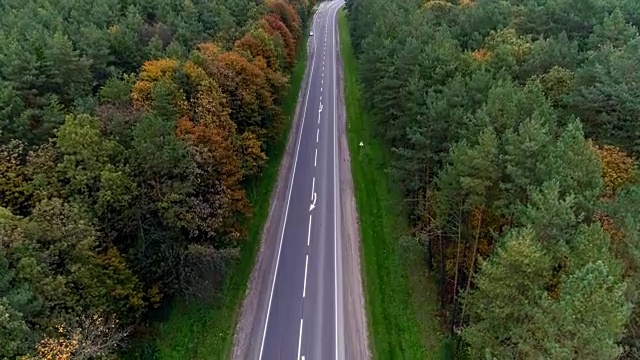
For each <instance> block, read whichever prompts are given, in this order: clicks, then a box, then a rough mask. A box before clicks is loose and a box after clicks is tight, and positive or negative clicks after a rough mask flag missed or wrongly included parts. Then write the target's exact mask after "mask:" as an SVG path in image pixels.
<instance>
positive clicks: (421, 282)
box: [338, 10, 442, 359]
mask: <svg viewBox="0 0 640 360" xmlns="http://www.w3.org/2000/svg"><path fill="white" fill-rule="evenodd" d="M338 22H339V29H340V45H341V54H342V59H343V63H344V86H345V102H346V109H347V129H348V130H347V137H348V142H349V150H350V153H351V171H352V173H353V180H354V186H355V196H356V203H357V208H358V214H359V219H360V236H361V244H362V246H361V249H362V254H361V258H362V263H363V265H362V271H363V278H364V293H365V303H366V307H367V316H368V325H369V341H370V347H371V351H372V353H373V356H374V358H378V359H438V358H439V357H440V355H439V349H440V344H441V341H442V337H441V335H440V331H439V325H438V320H437V317H436V299H437V295H436V287H435V286H434V281H433V279H432V278H431V277H430V276H428V275H427V273H426V271H425V270H424V269H425V266H424V264H421V259H422V254H423V252H422V250H421V248H420V245H419V244H417V243H416V242H415V241H413V240H411V239H406V240H401V237H402V236H401V235H402V234H407V233H408V229H407V224H406V222H405V221H404V220H403V219H405V216H404V214H403V209H402V207H401V205H400V204H401V203H402V202H401V194H399V193H398V191H396V190H393V189H391V188H390V187H389V185H390V184H389V182H388V175H387V173H386V172H385V170H386V169H387V168H388V164H389V151H388V149H387V148H385V146H383V144H382V143H381V142H380V141H378V140H377V139H376V138H375V137H374V136H373V132H372V128H373V124H372V120H371V118H370V116H369V114H368V113H367V112H366V111H365V110H364V109H363V103H362V102H361V93H360V88H359V85H358V81H357V63H356V59H355V57H354V53H353V49H352V46H351V38H350V35H349V30H348V23H347V22H348V20H347V16H346V13H345V12H344V10H342V11H341V12H340V14H339V18H338ZM361 142H362V144H363V146H360V143H361Z"/></svg>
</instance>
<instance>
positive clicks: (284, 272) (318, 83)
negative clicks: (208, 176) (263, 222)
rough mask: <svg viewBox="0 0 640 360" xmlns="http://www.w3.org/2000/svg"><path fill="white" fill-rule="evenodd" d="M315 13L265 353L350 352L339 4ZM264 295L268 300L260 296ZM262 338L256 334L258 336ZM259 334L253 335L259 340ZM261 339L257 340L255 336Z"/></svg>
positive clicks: (270, 289) (327, 355) (335, 0)
mask: <svg viewBox="0 0 640 360" xmlns="http://www.w3.org/2000/svg"><path fill="white" fill-rule="evenodd" d="M342 4H343V2H342V0H332V1H328V2H323V3H321V4H320V5H319V7H318V10H317V12H316V14H315V16H314V20H313V26H312V31H313V36H311V37H310V40H309V41H310V43H309V59H308V61H309V62H310V67H309V66H308V67H307V69H308V71H309V73H308V74H307V76H308V86H307V93H306V97H305V98H304V99H303V104H304V107H303V108H302V111H303V112H302V114H303V117H302V124H301V129H300V132H299V138H298V141H297V144H296V148H295V153H294V160H293V170H292V172H291V179H290V181H289V184H288V186H289V187H288V194H287V199H286V202H285V203H284V204H282V205H283V206H284V219H283V221H282V226H281V228H280V231H279V235H280V239H279V243H278V248H277V250H276V253H275V254H274V255H275V268H274V275H273V277H267V278H269V279H270V281H271V283H270V284H269V285H270V286H265V287H264V289H265V291H263V292H262V294H260V295H259V296H260V297H264V296H268V297H269V299H268V302H267V304H266V317H265V318H264V320H262V321H263V322H264V324H260V323H259V322H261V321H256V323H257V324H256V323H254V331H253V333H254V334H256V332H255V329H256V326H258V327H260V328H262V334H260V335H261V341H260V342H259V346H260V351H259V353H258V358H259V359H267V360H270V359H343V358H344V356H343V354H344V340H343V339H344V336H343V329H344V324H343V314H342V309H343V305H342V286H341V283H342V282H341V281H342V264H341V261H340V254H338V253H337V252H336V249H340V241H341V239H340V232H339V228H340V213H339V212H340V209H339V206H338V205H339V203H340V198H339V195H340V194H339V187H338V175H339V174H338V164H337V159H338V154H337V151H338V150H337V149H338V147H337V124H336V122H337V116H336V110H337V106H338V104H337V89H336V86H337V81H338V80H337V76H336V74H337V70H336V66H337V65H336V63H337V55H336V54H337V51H338V49H337V46H338V39H337V37H338V31H337V16H336V13H337V10H338V9H339V7H340V6H341V5H342ZM261 302H262V303H264V301H261ZM252 340H255V339H252ZM252 342H254V341H252ZM254 344H255V345H258V344H257V342H254Z"/></svg>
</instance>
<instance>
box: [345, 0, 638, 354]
mask: <svg viewBox="0 0 640 360" xmlns="http://www.w3.org/2000/svg"><path fill="white" fill-rule="evenodd" d="M346 7H347V10H348V16H349V20H350V21H349V24H350V32H351V36H352V38H353V44H354V47H355V50H356V56H357V59H358V65H359V79H360V82H361V88H362V91H363V95H364V96H363V98H364V101H365V103H366V106H367V108H368V110H369V111H370V112H371V114H372V115H373V121H374V124H375V129H374V130H375V133H376V134H377V136H378V137H379V138H380V139H381V140H383V141H384V143H385V144H386V145H387V146H388V148H389V149H390V151H391V153H392V158H391V161H390V164H391V165H390V167H389V168H388V172H389V174H390V176H391V177H392V178H393V180H394V181H395V182H397V183H398V184H401V186H402V190H403V194H404V200H405V204H409V209H408V210H409V211H408V213H409V221H410V224H411V225H412V227H411V229H412V230H411V231H412V234H413V235H414V236H415V237H416V238H417V239H419V240H421V241H423V244H424V247H425V249H426V251H427V254H426V255H427V256H425V258H426V259H428V260H429V261H428V263H427V264H426V265H427V267H434V271H436V272H437V274H438V278H439V280H440V282H439V284H440V286H439V289H438V290H439V295H440V304H441V308H440V310H441V311H440V314H441V321H442V325H443V327H444V328H446V329H447V330H448V331H449V333H450V335H451V336H452V337H453V338H454V339H456V341H455V342H456V343H457V344H459V346H458V347H457V353H456V358H464V356H468V357H469V358H472V359H521V358H527V359H528V358H532V359H534V358H536V359H537V358H545V359H546V358H553V359H616V358H625V359H627V358H628V359H635V358H637V356H638V354H640V345H639V344H640V331H639V329H638V326H637V323H638V319H639V318H638V314H640V311H639V310H638V309H639V308H640V306H639V304H638V299H637V296H636V295H635V294H636V293H637V288H636V286H637V285H636V284H637V282H638V279H640V278H639V277H638V273H637V265H638V263H637V259H638V257H637V254H638V253H637V252H636V250H637V249H638V246H639V245H640V242H638V241H640V238H638V236H637V234H638V225H637V224H638V221H640V202H635V201H638V200H639V199H640V198H638V197H636V195H637V193H638V189H640V183H639V182H638V178H637V176H636V174H637V171H636V161H635V159H636V158H637V156H638V155H640V150H639V149H640V148H639V147H638V142H639V141H640V140H639V139H640V137H638V134H639V133H638V131H637V126H638V124H637V120H636V117H637V114H638V113H639V111H637V110H638V109H637V108H636V105H635V104H636V103H637V102H638V101H637V99H638V98H640V97H639V96H638V94H637V91H638V90H639V89H640V87H639V86H638V81H636V78H637V77H638V74H640V72H639V70H638V69H640V67H638V66H637V65H638V64H637V61H638V60H637V59H638V56H637V50H638V48H639V47H638V46H639V44H640V37H639V35H638V26H639V25H640V22H639V21H638V20H639V17H638V14H639V13H638V9H639V6H638V3H637V2H634V1H629V0H588V1H582V0H580V1H577V0H553V1H546V0H544V1H519V0H505V1H492V0H469V1H467V0H465V1H462V0H445V1H439V0H438V1H436V0H434V1H431V0H427V1H423V0H411V1H396V0H391V1H383V0H348V1H347V3H346ZM632 204H634V205H632Z"/></svg>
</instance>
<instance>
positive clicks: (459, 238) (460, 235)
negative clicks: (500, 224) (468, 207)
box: [450, 209, 462, 336]
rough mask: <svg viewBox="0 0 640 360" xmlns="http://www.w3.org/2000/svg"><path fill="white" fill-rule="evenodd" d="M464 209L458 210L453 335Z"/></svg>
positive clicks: (452, 333)
mask: <svg viewBox="0 0 640 360" xmlns="http://www.w3.org/2000/svg"><path fill="white" fill-rule="evenodd" d="M461 212H462V209H460V210H459V211H458V239H457V245H456V275H455V277H454V280H453V303H452V305H451V306H452V309H451V329H450V331H451V335H452V336H453V335H454V331H453V330H454V326H455V323H456V309H457V307H458V306H457V303H458V272H459V269H460V243H461V242H462V239H461V237H462V234H461V231H462V225H461V223H462V214H461Z"/></svg>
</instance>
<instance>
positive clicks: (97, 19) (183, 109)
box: [0, 0, 314, 359]
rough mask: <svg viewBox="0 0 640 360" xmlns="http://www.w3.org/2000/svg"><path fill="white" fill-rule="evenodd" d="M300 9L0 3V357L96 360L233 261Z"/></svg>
mask: <svg viewBox="0 0 640 360" xmlns="http://www.w3.org/2000/svg"><path fill="white" fill-rule="evenodd" d="M313 5H314V4H310V3H308V2H307V0H291V1H286V0H269V1H266V2H262V1H259V2H255V1H251V0H230V1H217V0H29V1H23V0H7V1H2V2H0V344H2V345H1V346H0V358H1V359H16V358H23V359H55V358H58V359H68V358H70V356H72V355H73V357H72V358H77V359H86V358H108V357H110V356H115V354H116V353H117V352H118V351H120V350H121V347H120V345H122V344H124V343H125V342H126V341H125V340H127V338H128V337H131V336H130V335H131V333H132V332H134V331H136V330H138V329H140V328H141V327H142V326H143V323H144V320H145V319H146V318H147V317H148V315H149V314H150V313H152V312H153V311H156V310H157V309H162V308H163V307H165V306H166V305H167V304H168V303H169V302H171V301H172V300H173V299H176V298H191V297H198V296H208V295H210V293H211V292H215V290H216V288H217V286H218V285H219V284H220V283H221V282H223V281H224V279H225V276H226V269H227V267H228V264H230V263H232V262H233V261H235V259H236V258H237V256H238V246H239V244H241V243H242V242H243V241H244V240H245V238H246V235H247V234H246V229H245V226H244V225H245V224H246V222H247V219H249V218H250V217H251V216H252V207H251V204H250V202H249V201H248V198H247V192H246V187H247V184H249V183H251V182H252V181H253V180H255V179H256V178H259V177H260V176H261V173H262V170H263V168H264V166H265V163H266V161H267V155H266V154H267V153H268V150H269V148H270V146H271V145H272V143H273V142H274V139H276V138H278V137H280V136H281V133H282V131H283V127H284V124H285V115H284V112H283V109H282V101H283V97H284V94H285V93H286V91H287V89H288V87H289V73H290V71H291V69H292V67H293V65H294V61H295V56H296V51H297V49H298V47H299V46H300V45H301V42H302V39H303V36H302V31H303V28H304V26H305V24H306V22H307V19H308V17H309V15H310V10H311V8H312V7H313Z"/></svg>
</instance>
